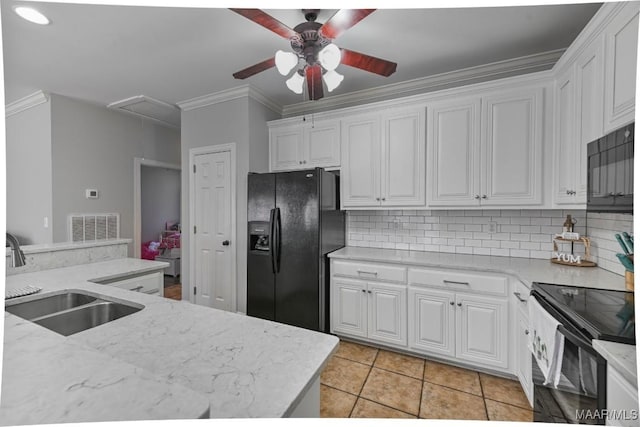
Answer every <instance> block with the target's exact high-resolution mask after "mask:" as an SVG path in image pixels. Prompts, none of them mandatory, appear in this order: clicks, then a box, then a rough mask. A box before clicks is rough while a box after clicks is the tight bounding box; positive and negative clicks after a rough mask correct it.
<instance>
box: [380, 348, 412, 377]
mask: <svg viewBox="0 0 640 427" xmlns="http://www.w3.org/2000/svg"><path fill="white" fill-rule="evenodd" d="M373 366H375V367H376V368H380V369H386V370H388V371H393V372H396V373H398V374H403V375H408V376H410V377H413V378H418V379H422V374H423V372H424V359H420V358H418V357H413V356H407V355H405V354H400V353H395V352H393V351H386V350H380V351H379V352H378V357H376V361H375V363H374V364H373Z"/></svg>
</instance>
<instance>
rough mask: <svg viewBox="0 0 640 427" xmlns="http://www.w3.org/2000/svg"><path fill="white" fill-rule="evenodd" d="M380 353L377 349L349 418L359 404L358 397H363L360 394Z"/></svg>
mask: <svg viewBox="0 0 640 427" xmlns="http://www.w3.org/2000/svg"><path fill="white" fill-rule="evenodd" d="M378 354H380V349H376V356H375V357H374V358H373V362H371V366H369V372H367V377H366V378H365V379H364V381H363V382H362V386H361V387H360V391H359V392H358V398H357V399H356V403H354V404H353V408H351V412H349V418H351V415H353V410H354V409H356V405H357V404H358V399H360V398H361V397H360V394H361V393H362V390H363V389H364V385H365V384H366V383H367V380H368V379H369V375H371V371H372V370H373V365H374V364H375V363H376V359H377V358H378Z"/></svg>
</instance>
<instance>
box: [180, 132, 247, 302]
mask: <svg viewBox="0 0 640 427" xmlns="http://www.w3.org/2000/svg"><path fill="white" fill-rule="evenodd" d="M225 151H228V152H229V156H230V159H231V160H230V165H229V174H230V176H229V178H230V180H229V181H230V187H231V188H229V195H230V199H231V200H230V205H231V206H230V208H231V236H230V240H231V242H233V243H232V244H233V245H234V246H235V248H234V250H232V251H231V266H230V267H231V274H230V276H231V287H232V289H231V311H232V312H236V311H238V303H237V294H238V283H237V282H238V275H237V270H238V249H237V248H238V241H237V239H236V228H237V217H236V143H235V142H230V143H228V144H220V145H209V146H206V147H197V148H191V149H189V230H188V232H189V283H188V288H189V291H188V292H189V301H190V302H191V303H194V304H195V302H196V301H195V298H194V295H193V283H194V278H195V271H196V265H195V256H193V254H195V239H194V238H193V233H192V232H191V231H192V230H193V225H194V222H195V208H196V198H195V184H196V183H195V174H194V173H192V172H191V171H193V168H194V166H195V157H196V156H199V155H202V154H215V153H223V152H225ZM184 285H185V284H184V283H183V284H182V286H184ZM182 294H183V295H184V292H183V293H182Z"/></svg>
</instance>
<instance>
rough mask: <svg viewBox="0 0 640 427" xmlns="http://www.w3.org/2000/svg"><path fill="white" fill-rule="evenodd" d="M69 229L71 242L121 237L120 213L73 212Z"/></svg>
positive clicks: (69, 218)
mask: <svg viewBox="0 0 640 427" xmlns="http://www.w3.org/2000/svg"><path fill="white" fill-rule="evenodd" d="M67 224H68V225H67V229H68V231H69V241H71V242H93V241H96V240H108V239H118V238H119V237H120V214H117V213H107V214H71V215H69V217H68V223H67Z"/></svg>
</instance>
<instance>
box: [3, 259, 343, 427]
mask: <svg viewBox="0 0 640 427" xmlns="http://www.w3.org/2000/svg"><path fill="white" fill-rule="evenodd" d="M165 266H166V263H161V262H153V261H144V260H138V259H133V258H123V259H116V260H111V261H104V262H98V263H93V264H85V265H79V266H73V267H66V268H59V269H53V270H46V271H41V272H35V273H25V274H17V275H13V276H9V277H7V278H6V287H7V289H10V288H18V287H22V286H25V285H35V286H40V287H42V288H43V291H42V292H41V294H42V293H45V292H49V291H56V290H63V289H80V290H86V291H90V292H96V293H99V294H102V295H106V296H108V297H111V298H116V299H122V300H126V301H132V302H135V303H138V304H142V305H144V309H142V310H141V311H139V312H137V313H134V314H131V315H129V316H125V317H122V318H120V319H118V320H115V321H112V322H109V323H107V324H104V325H101V326H98V327H95V328H92V329H88V330H85V331H82V332H79V333H76V334H74V335H70V336H69V337H63V336H61V335H58V334H55V333H54V332H51V331H49V330H47V329H44V328H42V327H39V326H37V325H35V324H33V323H31V322H28V321H24V320H22V319H20V318H19V317H16V316H14V315H12V314H9V313H5V318H4V321H5V339H4V341H5V342H4V345H5V350H4V351H5V355H4V362H3V363H4V365H3V381H2V387H3V388H2V402H1V403H0V414H2V416H0V419H6V418H4V415H5V414H7V415H11V416H12V418H11V420H12V421H13V422H14V423H15V424H25V423H29V418H28V417H27V414H22V411H23V410H24V409H25V408H26V406H20V407H18V406H15V405H14V403H15V399H14V398H18V397H19V396H20V395H21V393H22V395H23V396H24V393H23V391H24V390H25V389H28V390H39V389H41V387H45V388H46V389H47V390H51V391H52V392H51V396H56V393H55V392H57V396H58V398H59V400H60V402H61V403H65V402H70V401H71V399H70V398H69V395H68V392H69V388H70V386H71V385H72V384H77V383H78V382H76V383H73V382H72V381H67V380H65V379H64V376H62V377H61V376H60V375H57V374H56V373H55V372H51V373H49V374H47V370H46V369H44V370H42V372H44V374H43V375H42V376H35V377H32V378H31V380H30V381H23V380H22V379H21V376H20V375H9V374H7V373H8V372H11V371H12V370H14V369H23V365H22V363H23V362H24V360H20V358H21V357H19V355H20V354H21V353H20V352H18V353H16V351H18V350H20V349H23V350H20V351H25V352H27V354H28V356H29V357H30V358H31V360H32V361H34V362H33V363H49V364H50V368H51V370H55V366H54V365H53V364H54V363H55V360H56V358H55V357H51V358H40V357H39V356H40V355H42V354H49V355H55V354H66V355H71V356H73V355H74V354H75V355H76V356H77V355H79V354H82V357H83V360H85V359H86V360H87V361H88V362H90V363H92V364H93V365H94V366H100V365H102V366H105V367H107V368H108V369H107V370H106V372H114V370H116V371H118V369H120V370H121V372H122V374H121V375H119V376H118V375H113V376H112V378H113V380H114V381H116V382H117V383H118V387H119V388H114V389H113V390H119V391H120V392H121V393H124V396H125V397H126V396H130V398H131V399H132V400H134V401H136V399H138V397H137V396H138V395H139V394H140V393H145V392H146V391H145V390H147V387H156V389H157V390H159V391H162V390H164V391H163V393H165V394H164V396H166V395H172V396H174V397H175V399H177V401H179V402H180V404H181V405H182V406H180V408H184V410H183V409H179V408H178V409H176V408H174V409H176V411H179V414H180V415H182V417H183V418H197V417H198V416H201V415H202V413H203V410H206V407H202V403H201V402H202V401H201V400H198V399H199V398H198V396H200V398H203V399H204V401H205V402H206V403H207V404H208V406H209V416H210V417H211V418H235V417H242V418H250V417H269V418H275V417H282V416H288V415H290V414H291V412H292V411H293V410H294V409H295V407H296V405H297V404H298V403H300V400H301V399H302V396H303V395H304V394H305V393H306V392H307V391H308V390H309V389H310V387H311V386H312V384H313V383H314V381H315V380H316V379H317V377H318V376H319V375H320V372H321V371H322V369H323V368H324V366H325V364H326V363H327V360H328V358H329V356H330V355H331V354H332V353H333V352H334V351H335V349H336V348H337V345H338V339H337V338H336V337H334V336H331V335H326V334H322V333H318V332H313V331H309V330H306V329H301V328H297V327H293V326H288V325H284V324H280V323H276V322H270V321H267V320H262V319H256V318H253V317H248V316H245V315H243V314H239V313H230V312H226V311H221V310H215V309H211V308H208V307H202V306H198V305H194V304H191V303H189V302H186V301H175V300H171V299H167V298H162V297H159V296H157V295H146V294H142V293H138V292H131V291H128V290H125V289H120V288H117V287H113V286H108V285H100V284H96V283H92V282H91V281H92V280H104V279H107V278H113V277H119V276H124V275H127V274H139V273H143V272H151V271H158V270H159V269H161V268H164V267H165ZM34 297H35V296H31V297H26V298H34ZM43 337H44V339H43ZM21 346H22V347H21ZM14 350H15V351H14ZM121 377H122V378H125V379H122V380H120V378H121ZM103 381H104V378H103ZM79 383H80V384H84V385H87V383H82V381H80V382H79ZM144 384H146V386H144V387H142V385H144ZM84 385H82V386H84ZM162 387H164V389H163V388H162ZM73 390H74V389H73V387H71V391H73ZM181 390H182V391H181ZM85 392H87V393H89V395H90V396H95V397H97V396H99V392H100V388H92V387H87V388H86V390H85ZM65 393H67V394H65ZM156 397H157V396H156ZM147 400H149V401H152V402H151V403H149V402H147ZM172 400H174V398H172ZM141 401H142V402H143V403H144V404H145V405H147V406H146V407H139V408H138V417H135V416H134V415H129V418H127V419H140V417H142V418H145V417H146V419H162V418H165V416H166V413H167V411H160V410H157V411H156V412H154V409H153V407H152V406H153V405H154V404H156V405H157V399H156V400H154V399H146V400H145V399H141ZM190 401H191V403H189V402H190ZM113 402H117V399H114V400H113ZM9 403H11V405H8V404H9ZM18 403H21V404H22V405H27V406H28V405H33V406H34V407H35V408H37V407H38V404H39V403H38V400H35V399H32V400H31V402H24V401H22V402H18ZM114 405H115V403H114ZM89 406H90V405H89ZM205 406H206V405H205ZM119 408H120V407H119V406H118V405H115V406H112V407H111V410H112V411H115V412H118V409H119ZM66 409H68V411H66V413H65V411H61V412H60V411H57V412H56V411H55V410H54V409H52V412H51V413H52V414H54V412H55V414H60V413H62V414H63V415H64V416H62V418H54V417H51V418H48V417H47V414H41V415H40V418H39V420H40V421H39V422H47V423H53V422H68V421H78V420H83V421H101V420H102V419H100V416H99V414H95V417H94V418H92V417H91V416H87V415H86V411H85V410H84V409H83V408H82V406H77V405H68V407H67V408H66ZM83 411H85V412H83ZM122 412H123V413H125V411H122ZM21 414H22V415H24V416H23V417H21ZM74 414H75V416H74ZM129 414H131V413H129ZM140 414H142V415H140ZM180 415H177V416H180ZM205 415H206V414H205ZM166 418H170V417H166ZM106 419H108V420H116V419H122V418H113V417H112V418H106Z"/></svg>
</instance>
